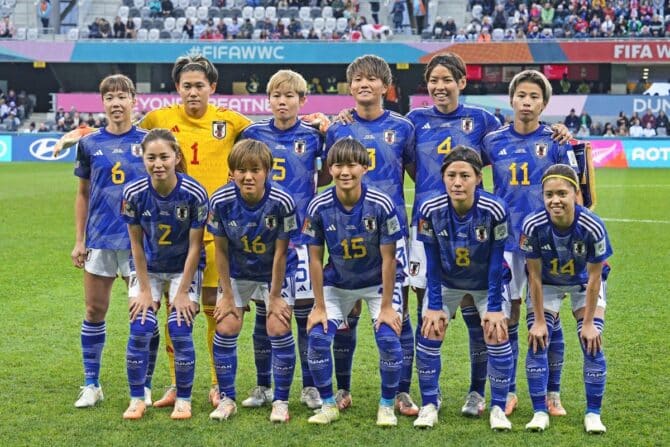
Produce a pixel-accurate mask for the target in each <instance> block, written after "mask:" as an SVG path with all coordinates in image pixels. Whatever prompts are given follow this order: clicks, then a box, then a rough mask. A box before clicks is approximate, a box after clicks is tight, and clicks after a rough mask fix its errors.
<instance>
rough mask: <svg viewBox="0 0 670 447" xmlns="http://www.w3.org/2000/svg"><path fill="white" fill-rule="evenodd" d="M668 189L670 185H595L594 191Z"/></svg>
mask: <svg viewBox="0 0 670 447" xmlns="http://www.w3.org/2000/svg"><path fill="white" fill-rule="evenodd" d="M629 188H644V189H652V188H670V185H625V184H624V185H596V189H629Z"/></svg>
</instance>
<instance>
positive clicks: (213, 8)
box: [207, 6, 221, 19]
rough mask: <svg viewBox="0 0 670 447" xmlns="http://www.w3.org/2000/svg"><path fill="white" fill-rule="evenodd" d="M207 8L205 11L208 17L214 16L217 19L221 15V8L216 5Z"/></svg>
mask: <svg viewBox="0 0 670 447" xmlns="http://www.w3.org/2000/svg"><path fill="white" fill-rule="evenodd" d="M207 10H208V11H209V12H208V13H207V16H208V17H209V18H210V19H214V18H216V19H218V18H220V17H221V9H219V7H218V6H210V7H209V8H208V9H207Z"/></svg>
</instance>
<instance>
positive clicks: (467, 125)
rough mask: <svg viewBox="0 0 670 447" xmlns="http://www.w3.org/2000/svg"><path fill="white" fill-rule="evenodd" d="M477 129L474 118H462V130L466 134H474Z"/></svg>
mask: <svg viewBox="0 0 670 447" xmlns="http://www.w3.org/2000/svg"><path fill="white" fill-rule="evenodd" d="M474 128H475V122H474V121H473V120H472V118H461V130H462V131H463V132H465V133H470V132H472V129H474Z"/></svg>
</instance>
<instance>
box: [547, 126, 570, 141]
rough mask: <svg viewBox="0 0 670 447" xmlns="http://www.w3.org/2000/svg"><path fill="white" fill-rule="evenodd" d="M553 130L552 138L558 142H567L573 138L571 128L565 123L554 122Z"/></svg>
mask: <svg viewBox="0 0 670 447" xmlns="http://www.w3.org/2000/svg"><path fill="white" fill-rule="evenodd" d="M551 130H552V134H551V139H552V140H554V141H556V142H558V143H561V144H566V143H569V142H570V140H572V139H573V135H572V133H571V132H570V129H568V128H567V126H566V125H565V124H563V123H554V124H552V125H551Z"/></svg>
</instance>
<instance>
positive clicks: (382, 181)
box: [326, 110, 414, 237]
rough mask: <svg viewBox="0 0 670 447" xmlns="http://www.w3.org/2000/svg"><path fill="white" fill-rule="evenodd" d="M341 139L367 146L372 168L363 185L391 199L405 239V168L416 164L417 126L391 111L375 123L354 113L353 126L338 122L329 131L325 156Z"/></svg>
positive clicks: (406, 234) (406, 233)
mask: <svg viewBox="0 0 670 447" xmlns="http://www.w3.org/2000/svg"><path fill="white" fill-rule="evenodd" d="M341 138H353V139H354V140H356V141H358V142H360V143H361V144H362V145H363V146H365V148H366V149H367V151H368V154H370V167H369V169H368V173H367V174H366V175H365V177H364V178H363V182H365V183H366V184H367V185H369V186H372V187H374V188H377V189H379V190H380V191H384V192H385V193H386V194H388V195H389V196H390V197H391V200H393V203H394V204H395V207H396V209H397V212H398V218H399V219H400V225H401V228H402V232H403V236H405V237H407V236H408V235H409V232H408V229H407V210H405V193H404V190H403V182H404V180H405V170H404V167H405V166H407V165H410V164H414V126H413V125H412V123H411V122H410V121H409V120H408V119H407V118H405V117H403V116H401V115H399V114H397V113H395V112H391V111H388V110H385V111H384V113H383V114H382V115H381V116H380V117H379V118H377V119H375V120H372V121H368V120H364V119H363V118H361V117H360V116H358V114H357V113H356V112H354V122H353V123H351V124H340V123H335V124H333V125H331V126H330V127H329V128H328V132H327V133H326V154H327V152H328V150H330V148H331V146H332V145H333V144H335V142H336V141H337V140H339V139H341ZM326 156H327V155H326Z"/></svg>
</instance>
